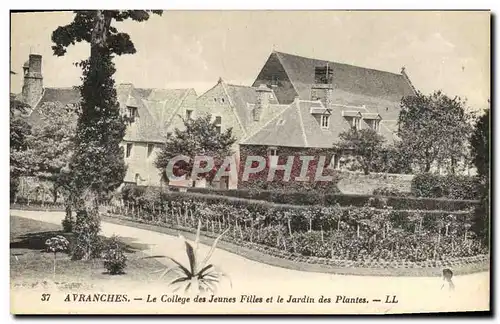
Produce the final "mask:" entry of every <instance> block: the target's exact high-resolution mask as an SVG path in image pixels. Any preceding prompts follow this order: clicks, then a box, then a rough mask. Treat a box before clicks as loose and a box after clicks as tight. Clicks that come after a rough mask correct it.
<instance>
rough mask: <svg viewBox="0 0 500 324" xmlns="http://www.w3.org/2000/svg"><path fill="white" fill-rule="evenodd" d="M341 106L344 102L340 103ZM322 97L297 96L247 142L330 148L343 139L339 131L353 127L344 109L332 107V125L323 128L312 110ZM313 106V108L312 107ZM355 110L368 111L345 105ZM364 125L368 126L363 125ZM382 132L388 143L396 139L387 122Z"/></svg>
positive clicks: (330, 122) (330, 121) (244, 142)
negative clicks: (305, 97) (303, 98)
mask: <svg viewBox="0 0 500 324" xmlns="http://www.w3.org/2000/svg"><path fill="white" fill-rule="evenodd" d="M339 106H340V105H339ZM321 107H323V104H322V103H321V102H320V101H309V100H295V101H294V102H293V103H292V104H290V106H288V108H287V109H285V110H284V111H283V112H282V113H280V114H279V115H278V116H276V117H275V118H273V119H272V120H271V121H269V122H268V123H267V124H265V125H264V126H263V127H262V128H261V129H259V130H258V131H256V132H255V133H254V134H253V135H252V136H250V137H248V138H247V139H246V140H244V141H243V142H242V144H243V145H266V146H286V147H310V148H329V147H333V144H334V142H337V141H338V140H339V135H340V133H342V132H343V131H346V130H348V129H349V128H350V125H349V123H348V122H347V121H346V120H345V119H344V117H342V109H341V108H340V109H336V108H338V107H335V108H334V109H332V114H331V116H330V120H329V127H328V129H323V128H321V125H320V124H319V121H318V119H316V118H315V116H314V115H313V114H311V110H314V109H315V108H316V109H317V108H321ZM311 108H312V109H311ZM344 109H349V110H350V111H351V112H355V113H356V114H358V113H363V112H364V113H367V111H366V108H363V107H358V109H357V111H356V109H355V107H350V106H348V107H345V108H344ZM363 126H364V127H367V126H365V125H363ZM380 134H381V135H382V136H383V137H384V138H385V139H386V141H387V143H392V142H393V141H394V139H395V136H394V135H393V133H392V132H391V131H390V130H389V129H388V128H386V127H385V126H382V125H381V126H380Z"/></svg>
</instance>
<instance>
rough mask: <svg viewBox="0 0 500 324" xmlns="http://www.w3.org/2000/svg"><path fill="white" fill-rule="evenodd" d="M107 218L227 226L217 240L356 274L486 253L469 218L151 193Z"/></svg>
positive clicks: (208, 229) (209, 228)
mask: <svg viewBox="0 0 500 324" xmlns="http://www.w3.org/2000/svg"><path fill="white" fill-rule="evenodd" d="M212 198H213V199H212ZM376 202H377V201H372V203H376ZM110 212H111V213H113V214H119V215H125V216H127V217H130V218H132V219H134V220H136V221H141V222H146V223H153V224H160V225H161V226H167V227H172V228H179V227H182V228H189V229H194V228H195V226H196V224H197V223H198V220H200V221H201V223H202V229H203V230H204V231H205V232H209V233H213V234H214V235H216V234H218V233H222V231H223V230H224V229H226V228H228V227H229V228H230V231H229V232H228V233H227V234H226V236H225V237H226V239H228V240H230V242H233V243H235V244H239V245H242V246H248V244H250V245H251V246H254V245H255V246H256V248H258V249H268V252H269V253H277V254H279V253H289V254H290V255H287V258H299V259H300V258H304V257H305V258H312V259H308V260H312V261H310V262H315V261H314V260H316V258H320V259H321V260H323V259H324V260H323V261H321V262H326V264H329V262H333V261H331V260H340V261H338V262H341V263H342V264H344V265H345V266H348V264H352V265H354V266H356V267H391V268H397V267H414V266H415V265H416V264H417V263H418V264H419V265H420V266H422V267H424V266H427V267H428V266H431V265H432V264H435V262H438V261H439V262H443V263H447V262H451V261H452V260H454V259H457V258H462V257H471V256H475V255H482V254H487V253H488V250H487V248H485V247H484V246H482V245H481V243H480V240H479V238H478V237H476V236H475V234H474V233H473V232H472V231H471V230H470V227H471V216H472V215H471V213H470V212H460V213H443V212H442V211H436V212H429V211H394V210H392V209H391V208H375V207H373V206H363V207H341V206H339V205H335V206H328V207H325V206H290V205H277V204H271V203H268V202H259V201H254V202H253V203H249V202H248V201H247V200H242V199H233V200H232V201H231V203H228V200H227V199H224V198H223V197H220V196H215V197H211V198H210V197H207V195H202V194H197V195H185V194H183V193H161V194H160V193H159V192H157V193H155V192H150V193H149V195H144V196H140V197H136V198H135V199H134V201H133V203H132V204H128V205H127V206H121V207H113V208H112V209H111V210H110ZM258 246H261V247H258ZM277 251H281V252H277ZM325 260H330V261H325Z"/></svg>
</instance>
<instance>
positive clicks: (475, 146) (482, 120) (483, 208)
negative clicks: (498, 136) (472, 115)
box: [471, 108, 490, 245]
mask: <svg viewBox="0 0 500 324" xmlns="http://www.w3.org/2000/svg"><path fill="white" fill-rule="evenodd" d="M471 148H472V160H473V162H474V164H475V166H476V168H477V173H478V178H479V181H480V183H481V189H480V190H481V192H480V194H481V202H480V204H479V205H478V206H477V208H476V210H475V213H474V220H473V225H472V229H473V231H474V232H475V233H476V234H477V235H478V236H479V237H480V238H482V239H483V243H484V244H486V245H488V244H489V238H490V109H489V108H488V109H487V110H486V112H485V113H484V114H483V115H482V116H481V117H479V119H478V120H477V123H476V125H475V129H474V134H473V135H472V137H471Z"/></svg>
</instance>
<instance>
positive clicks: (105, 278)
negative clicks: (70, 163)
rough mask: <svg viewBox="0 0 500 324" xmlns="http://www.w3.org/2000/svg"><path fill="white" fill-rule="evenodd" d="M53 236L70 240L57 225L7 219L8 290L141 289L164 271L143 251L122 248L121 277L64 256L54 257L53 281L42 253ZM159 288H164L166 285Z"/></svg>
mask: <svg viewBox="0 0 500 324" xmlns="http://www.w3.org/2000/svg"><path fill="white" fill-rule="evenodd" d="M56 235H63V236H65V237H66V238H67V239H68V240H69V241H70V240H71V233H63V232H62V226H60V225H55V224H49V223H45V222H40V221H36V220H32V219H27V218H22V217H16V216H11V217H10V279H11V287H15V288H36V287H40V286H44V285H47V284H50V285H56V286H57V288H58V289H60V290H70V289H90V288H92V289H96V288H105V287H107V286H109V285H111V286H114V287H116V286H122V285H123V286H129V285H144V284H147V283H153V282H154V281H157V280H158V278H159V274H158V273H153V272H154V271H157V270H160V269H165V265H163V264H162V263H160V262H159V261H158V260H156V259H155V258H154V257H148V256H146V255H145V254H144V253H143V252H141V249H142V250H144V249H146V248H147V247H137V246H131V245H125V251H126V256H127V260H128V261H127V267H126V268H125V274H122V275H109V274H108V273H107V272H106V269H105V268H104V265H103V261H102V260H99V259H96V260H91V261H72V260H71V259H70V256H69V255H68V254H66V253H58V254H57V259H56V260H57V261H56V274H55V277H54V276H53V265H54V263H53V262H54V259H53V258H54V255H53V254H52V253H48V252H46V251H45V240H46V239H48V238H51V237H53V236H56ZM156 284H158V283H156ZM161 284H165V286H166V285H167V282H161Z"/></svg>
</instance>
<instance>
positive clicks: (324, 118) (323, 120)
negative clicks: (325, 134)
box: [321, 115, 330, 128]
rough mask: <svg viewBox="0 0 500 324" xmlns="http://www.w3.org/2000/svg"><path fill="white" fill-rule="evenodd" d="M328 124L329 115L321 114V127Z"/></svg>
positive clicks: (325, 126)
mask: <svg viewBox="0 0 500 324" xmlns="http://www.w3.org/2000/svg"><path fill="white" fill-rule="evenodd" d="M329 125H330V116H329V115H321V128H328V126H329Z"/></svg>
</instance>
